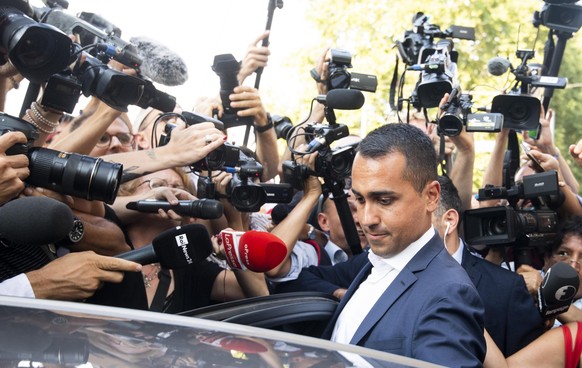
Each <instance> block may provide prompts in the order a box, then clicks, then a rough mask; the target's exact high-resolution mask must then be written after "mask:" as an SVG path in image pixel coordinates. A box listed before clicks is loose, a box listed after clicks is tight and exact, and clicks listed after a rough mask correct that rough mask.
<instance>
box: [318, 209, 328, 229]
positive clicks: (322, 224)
mask: <svg viewBox="0 0 582 368" xmlns="http://www.w3.org/2000/svg"><path fill="white" fill-rule="evenodd" d="M317 223H318V224H319V228H320V229H321V231H325V232H328V231H329V221H328V218H327V215H326V214H325V213H322V212H320V213H318V214H317Z"/></svg>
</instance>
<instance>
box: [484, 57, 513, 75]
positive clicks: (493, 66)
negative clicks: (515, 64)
mask: <svg viewBox="0 0 582 368" xmlns="http://www.w3.org/2000/svg"><path fill="white" fill-rule="evenodd" d="M510 68H511V63H510V62H509V60H507V59H506V58H502V57H499V56H495V57H492V58H491V59H489V61H488V62H487V70H488V71H489V74H491V75H494V76H500V75H503V74H505V73H506V72H507V71H508V70H509V69H510Z"/></svg>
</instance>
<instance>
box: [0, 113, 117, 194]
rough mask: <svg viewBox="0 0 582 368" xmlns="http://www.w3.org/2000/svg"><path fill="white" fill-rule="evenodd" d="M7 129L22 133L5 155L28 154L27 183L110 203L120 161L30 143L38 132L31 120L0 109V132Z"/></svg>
mask: <svg viewBox="0 0 582 368" xmlns="http://www.w3.org/2000/svg"><path fill="white" fill-rule="evenodd" d="M11 131H18V132H22V133H24V135H25V136H26V138H27V143H26V144H16V145H14V146H12V147H10V148H9V149H8V150H6V154H7V155H17V154H24V155H27V156H28V160H29V164H28V167H29V170H30V175H29V176H28V178H27V179H26V180H25V182H26V183H27V184H29V185H33V186H37V187H41V188H46V189H50V190H53V191H55V192H57V193H61V194H65V195H72V196H74V197H80V198H84V199H87V200H98V201H103V202H105V203H108V204H112V203H113V201H114V200H115V198H116V196H117V191H118V190H119V186H120V185H121V175H122V173H123V165H121V164H119V163H112V162H107V161H104V160H103V159H100V158H95V157H91V156H85V155H80V154H76V153H67V152H60V151H55V150H52V149H48V148H42V147H33V143H34V141H35V139H37V138H38V136H39V133H38V131H37V130H36V129H35V127H34V126H33V125H32V124H29V123H28V122H26V121H24V120H22V119H18V118H15V117H13V116H10V115H7V114H4V113H0V135H2V134H5V133H7V132H11Z"/></svg>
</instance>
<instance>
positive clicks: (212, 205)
mask: <svg viewBox="0 0 582 368" xmlns="http://www.w3.org/2000/svg"><path fill="white" fill-rule="evenodd" d="M125 207H126V208H127V209H130V210H135V211H139V212H150V213H157V212H158V210H159V209H162V210H164V211H168V210H173V211H174V212H176V213H177V214H178V215H181V216H189V217H197V218H201V219H205V220H211V219H217V218H219V217H220V216H222V213H223V210H224V207H223V206H222V203H220V201H217V200H215V199H207V198H203V199H198V200H193V201H189V200H181V201H178V204H177V205H172V204H170V202H168V201H158V200H155V199H144V200H141V201H135V202H129V203H128V204H127V205H126V206H125Z"/></svg>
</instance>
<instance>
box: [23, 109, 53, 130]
mask: <svg viewBox="0 0 582 368" xmlns="http://www.w3.org/2000/svg"><path fill="white" fill-rule="evenodd" d="M23 118H24V119H25V120H26V121H28V122H29V123H30V124H32V125H33V126H34V127H35V128H36V129H38V130H40V131H41V132H43V133H46V134H52V133H54V132H55V130H56V127H53V128H52V129H50V130H49V129H45V128H42V127H41V126H40V125H39V124H38V123H37V122H36V120H34V118H33V117H32V115H30V109H28V110H26V113H25V114H24V117H23Z"/></svg>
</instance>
